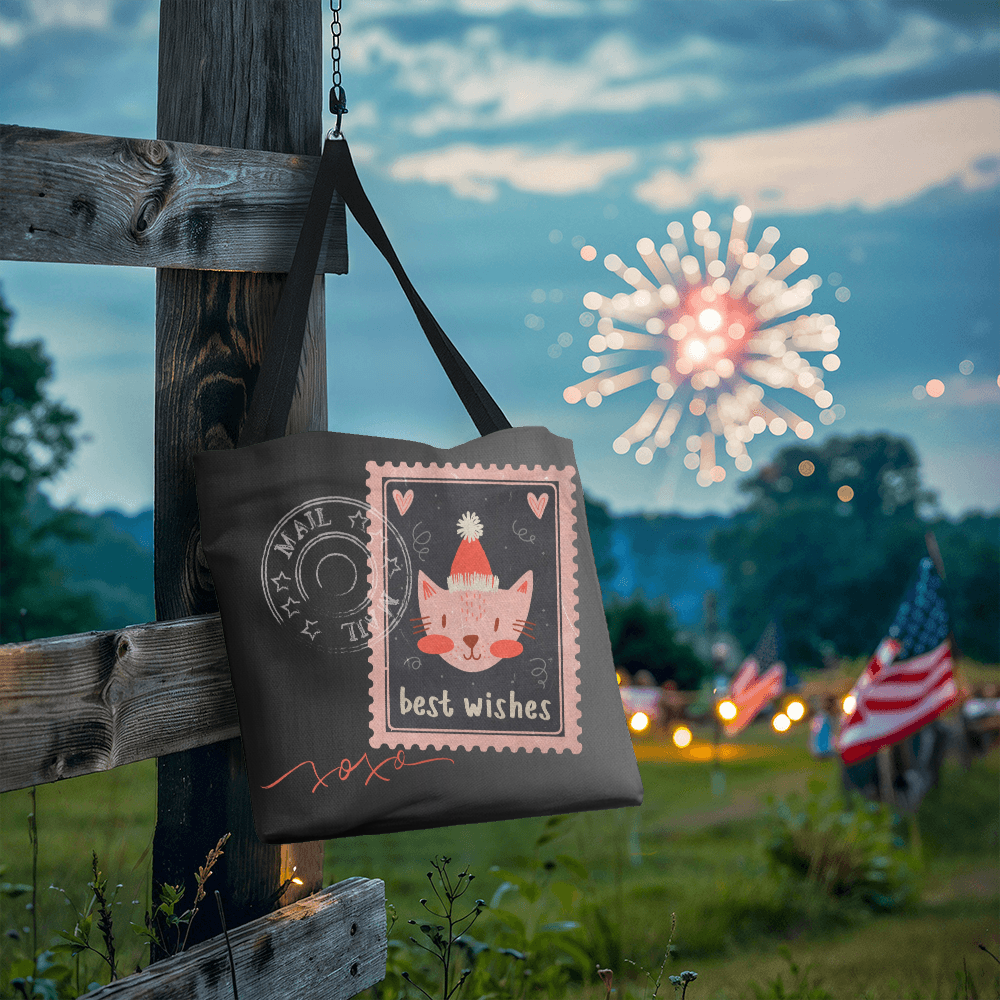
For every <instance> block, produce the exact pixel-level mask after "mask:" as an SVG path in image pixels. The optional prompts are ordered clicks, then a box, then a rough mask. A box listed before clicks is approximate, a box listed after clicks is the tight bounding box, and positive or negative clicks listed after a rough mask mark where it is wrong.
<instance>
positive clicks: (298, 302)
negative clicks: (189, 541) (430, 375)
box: [238, 138, 511, 447]
mask: <svg viewBox="0 0 1000 1000" xmlns="http://www.w3.org/2000/svg"><path fill="white" fill-rule="evenodd" d="M334 190H337V191H339V192H340V196H341V198H343V199H344V204H345V205H347V207H348V208H349V209H350V210H351V214H352V215H353V216H354V218H355V219H356V220H357V222H358V224H359V225H360V226H361V228H362V229H363V230H364V231H365V233H367V234H368V237H369V238H370V239H371V241H372V243H374V244H375V246H376V247H378V249H379V251H380V252H381V254H382V256H383V257H385V259H386V260H387V261H388V263H389V266H390V267H391V268H392V270H393V273H394V274H395V275H396V279H397V280H398V281H399V284H400V286H401V287H402V289H403V292H404V293H405V294H406V297H407V299H409V302H410V306H411V307H412V308H413V311H414V313H415V314H416V317H417V321H418V322H419V323H420V326H421V328H422V329H423V331H424V334H425V336H426V337H427V340H428V341H429V342H430V345H431V347H432V348H433V349H434V353H435V354H436V355H437V358H438V361H440V362H441V365H442V367H443V368H444V370H445V374H446V375H447V376H448V379H449V380H450V381H451V384H452V385H453V386H454V388H455V391H456V392H457V393H458V396H459V399H460V400H461V401H462V405H463V406H464V407H465V409H466V410H467V411H468V414H469V416H470V417H471V418H472V421H473V423H474V424H475V425H476V428H477V429H478V431H479V433H480V434H490V433H492V432H493V431H498V430H505V429H507V428H509V427H510V426H511V425H510V421H509V420H508V419H507V418H506V417H505V416H504V414H503V411H502V410H501V409H500V407H499V406H497V404H496V402H495V401H494V399H493V397H492V396H491V395H490V394H489V393H488V392H487V391H486V388H485V386H484V385H483V384H482V382H480V381H479V379H478V378H477V377H476V373H475V372H474V371H473V370H472V369H471V368H470V367H469V365H468V362H466V360H465V358H463V357H462V355H461V354H460V353H459V351H458V348H456V347H455V345H454V344H453V343H452V342H451V341H450V340H449V339H448V336H447V334H446V333H445V332H444V330H442V329H441V326H440V324H439V323H438V321H437V320H436V319H435V318H434V317H433V316H432V315H431V311H430V309H428V308H427V306H426V305H425V304H424V301H423V299H421V298H420V296H419V295H418V294H417V291H416V289H415V288H414V287H413V285H412V283H411V282H410V279H409V278H408V277H407V276H406V272H405V271H404V270H403V266H402V264H400V262H399V258H398V257H397V256H396V252H395V251H394V250H393V248H392V244H391V243H390V242H389V237H388V236H386V233H385V230H384V229H383V228H382V223H381V222H379V219H378V216H377V215H376V214H375V209H374V208H372V205H371V202H370V201H369V200H368V196H367V195H366V194H365V190H364V188H363V187H362V186H361V180H360V179H359V177H358V173H357V170H355V168H354V161H353V160H352V159H351V151H350V149H348V146H347V141H346V140H345V139H343V138H340V139H329V138H328V139H327V140H326V144H325V146H324V147H323V156H322V157H321V159H320V164H319V171H318V173H317V174H316V181H315V183H314V184H313V189H312V194H311V195H310V198H309V206H308V208H307V209H306V217H305V222H303V224H302V231H301V233H300V234H299V241H298V244H297V245H296V247H295V255H294V256H293V258H292V268H291V270H290V271H289V272H288V278H287V279H286V281H285V286H284V288H283V289H282V292H281V299H280V300H279V302H278V309H277V311H276V313H275V316H274V325H273V327H272V329H271V335H270V336H269V337H268V340H267V345H266V347H265V349H264V357H263V360H262V361H261V367H260V374H259V375H258V377H257V384H256V386H255V387H254V390H253V399H252V400H251V402H250V408H249V410H248V411H247V416H246V419H245V420H244V422H243V427H242V429H241V431H240V436H239V443H238V447H245V446H247V445H252V444H257V443H259V442H261V441H270V440H271V439H273V438H278V437H281V436H283V435H284V433H285V425H286V423H287V421H288V412H289V410H290V409H291V405H292V397H293V396H294V395H295V382H296V379H297V377H298V370H299V359H300V356H301V354H302V340H303V338H304V336H305V327H306V315H307V313H308V311H309V296H310V295H311V293H312V286H313V278H314V276H315V274H316V265H317V263H318V261H319V253H320V247H321V245H322V243H323V233H324V231H325V229H326V220H327V216H328V215H329V212H330V202H331V201H332V199H333V192H334Z"/></svg>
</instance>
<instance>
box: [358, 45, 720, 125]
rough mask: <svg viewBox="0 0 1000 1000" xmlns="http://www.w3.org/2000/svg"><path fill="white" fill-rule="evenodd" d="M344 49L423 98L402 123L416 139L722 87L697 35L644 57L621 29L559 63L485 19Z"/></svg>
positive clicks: (626, 109) (698, 95) (629, 106)
mask: <svg viewBox="0 0 1000 1000" xmlns="http://www.w3.org/2000/svg"><path fill="white" fill-rule="evenodd" d="M344 54H345V61H349V62H350V63H351V65H352V67H354V69H355V70H356V71H361V72H366V73H378V74H379V75H382V76H384V75H385V72H386V69H387V67H395V70H396V75H395V80H394V81H393V82H394V85H395V86H396V87H397V88H398V89H400V90H402V91H404V92H406V93H408V94H410V95H412V96H414V97H417V98H419V99H420V101H421V103H422V108H421V111H420V112H419V114H417V115H415V116H412V118H411V119H410V125H409V127H410V129H411V130H412V131H413V132H414V133H416V134H418V135H435V134H438V133H440V132H442V131H446V130H455V129H487V128H497V127H511V126H517V125H524V124H528V123H533V122H541V121H549V120H552V119H555V118H561V117H564V116H566V115H569V114H575V113H579V112H581V111H584V112H589V113H593V112H617V113H626V114H627V113H635V112H639V111H644V110H646V109H648V108H656V107H666V106H680V105H684V104H686V103H688V102H691V101H707V100H712V99H718V98H719V97H721V95H722V94H723V93H724V92H725V87H724V86H723V84H722V83H721V82H720V80H719V79H718V78H717V76H716V75H715V74H714V73H712V72H709V71H708V69H707V67H709V65H710V64H711V60H712V57H713V56H714V55H715V54H717V47H716V46H715V45H714V44H713V43H712V42H709V41H708V40H707V39H705V38H702V37H700V36H688V37H687V38H685V39H683V40H682V41H681V42H680V43H679V44H678V45H677V46H676V47H675V48H674V49H672V50H671V51H668V52H665V51H656V52H654V53H644V52H641V51H640V50H639V49H638V48H637V47H636V46H635V45H634V43H633V42H632V40H631V39H630V38H629V37H628V36H627V35H625V34H622V33H613V34H608V35H605V36H604V37H601V38H599V39H598V40H597V41H596V42H594V44H593V45H592V46H591V47H590V48H589V49H588V50H587V51H586V52H584V53H582V54H581V55H580V56H579V58H576V59H574V60H572V61H568V60H562V61H560V60H553V59H551V58H548V57H547V56H544V55H533V54H526V53H525V52H524V51H523V50H521V51H519V50H516V49H514V48H511V47H510V46H507V45H505V44H504V43H503V40H502V38H501V35H500V32H499V31H498V29H497V28H495V27H493V26H489V25H486V26H483V25H480V26H478V27H474V28H470V29H469V30H468V31H467V32H466V33H465V35H464V37H463V38H462V39H461V40H460V41H450V40H441V39H436V40H434V41H430V42H421V43H418V44H410V43H407V42H403V41H401V40H399V39H398V38H397V37H396V36H395V35H393V34H391V33H390V32H388V31H386V30H385V29H384V28H382V27H373V28H369V29H367V30H364V31H362V32H356V33H355V35H354V37H353V40H351V39H347V36H346V35H345V42H344ZM685 66H686V67H687V68H684V67H685ZM695 66H698V67H701V68H698V69H695V68H694V67H695Z"/></svg>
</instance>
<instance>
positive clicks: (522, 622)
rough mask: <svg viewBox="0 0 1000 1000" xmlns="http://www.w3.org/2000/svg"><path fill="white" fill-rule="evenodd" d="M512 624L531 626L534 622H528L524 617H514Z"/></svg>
mask: <svg viewBox="0 0 1000 1000" xmlns="http://www.w3.org/2000/svg"><path fill="white" fill-rule="evenodd" d="M514 624H515V625H531V626H534V624H535V623H534V622H529V621H528V620H527V619H526V618H515V619H514Z"/></svg>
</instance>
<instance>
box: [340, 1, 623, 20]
mask: <svg viewBox="0 0 1000 1000" xmlns="http://www.w3.org/2000/svg"><path fill="white" fill-rule="evenodd" d="M632 2H633V0H365V2H364V3H363V4H360V5H358V8H357V10H352V11H351V12H350V18H351V21H352V23H358V24H359V23H361V22H363V21H379V20H382V19H383V18H386V17H413V16H414V15H416V16H420V15H426V14H434V13H445V14H460V15H466V16H472V17H503V16H505V15H508V14H513V13H516V12H518V11H524V12H525V13H528V14H532V15H534V16H535V17H546V18H565V17H588V16H592V15H593V14H594V13H595V12H596V13H601V12H605V11H608V12H619V11H621V10H622V9H623V8H624V9H626V10H627V9H628V7H629V6H630V5H631V4H632Z"/></svg>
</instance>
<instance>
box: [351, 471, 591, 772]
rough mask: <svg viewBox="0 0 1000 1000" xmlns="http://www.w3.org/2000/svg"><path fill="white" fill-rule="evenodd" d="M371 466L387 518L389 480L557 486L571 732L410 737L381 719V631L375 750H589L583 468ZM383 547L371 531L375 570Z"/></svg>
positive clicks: (373, 501) (374, 491)
mask: <svg viewBox="0 0 1000 1000" xmlns="http://www.w3.org/2000/svg"><path fill="white" fill-rule="evenodd" d="M365 468H366V469H367V471H368V498H367V499H368V504H369V505H370V506H371V507H373V508H374V509H375V510H377V511H378V513H379V514H380V515H381V516H382V517H383V518H384V517H387V516H388V515H387V512H386V511H385V509H384V503H383V497H382V482H383V481H384V480H385V479H414V480H421V479H430V478H432V477H433V478H439V477H440V476H441V475H446V476H448V477H449V478H452V479H454V480H456V481H458V482H463V481H464V482H469V481H474V480H477V479H504V480H506V481H520V482H523V483H525V485H530V484H532V483H537V484H543V483H547V484H551V485H554V486H555V488H556V499H557V503H556V504H555V505H554V507H555V510H556V511H557V512H558V518H559V521H558V526H557V535H558V538H559V547H560V553H561V561H562V566H561V567H560V570H559V579H560V583H561V589H562V608H561V611H562V625H563V634H562V662H561V663H560V674H561V680H562V692H563V695H562V698H563V704H562V711H563V723H564V724H563V732H562V733H561V734H560V735H558V736H549V735H544V734H541V735H540V734H528V733H510V734H506V733H491V732H486V731H483V732H478V733H477V732H462V733H456V732H453V731H449V730H437V731H435V730H428V731H427V732H426V733H419V734H418V733H413V732H408V733H406V734H402V733H397V732H394V731H391V730H390V729H389V727H388V724H387V721H386V720H384V719H380V711H381V710H383V709H384V706H385V704H386V677H387V669H386V667H385V665H384V660H385V641H384V639H385V637H384V636H381V635H376V634H375V633H376V632H377V631H378V630H377V629H372V634H371V638H370V639H369V643H368V648H369V662H370V664H371V670H370V671H369V674H368V679H369V694H370V705H369V712H370V718H371V721H370V728H371V733H372V735H371V737H370V739H369V743H370V744H371V746H372V747H382V746H389V747H393V746H401V747H403V748H404V749H411V748H413V749H416V748H419V749H421V750H431V749H433V750H446V749H450V750H483V751H485V750H497V751H501V750H509V751H511V752H515V753H516V752H518V751H520V750H524V751H525V752H527V753H532V752H534V751H539V752H541V753H545V752H550V751H554V752H556V753H562V752H565V751H569V752H570V753H581V752H582V750H583V747H582V745H581V743H580V732H581V729H580V643H579V636H580V628H579V620H580V617H579V595H578V584H579V579H578V574H579V564H578V563H577V547H576V538H577V532H576V523H577V516H576V513H575V509H574V508H575V499H574V495H575V493H576V485H575V484H574V482H573V476H574V475H576V469H575V468H574V467H573V466H570V465H568V466H564V467H562V468H559V467H558V466H555V465H549V466H541V465H533V466H527V465H518V466H513V465H502V466H498V465H495V464H491V465H487V466H483V465H482V464H481V463H478V462H477V463H476V464H475V465H472V466H470V465H467V464H466V463H464V462H462V463H460V464H458V465H454V464H452V463H451V462H445V463H444V464H441V465H439V464H438V463H436V462H431V463H429V464H427V465H424V464H423V463H420V462H418V463H417V464H415V465H408V464H406V463H401V464H399V465H395V464H393V463H392V462H385V463H383V464H379V463H377V462H367V463H366V464H365ZM380 544H381V539H380V536H379V535H373V534H372V533H371V532H369V538H368V552H369V555H370V557H371V559H372V562H373V565H376V566H378V565H381V561H382V553H381V551H380V549H379V545H380Z"/></svg>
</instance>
